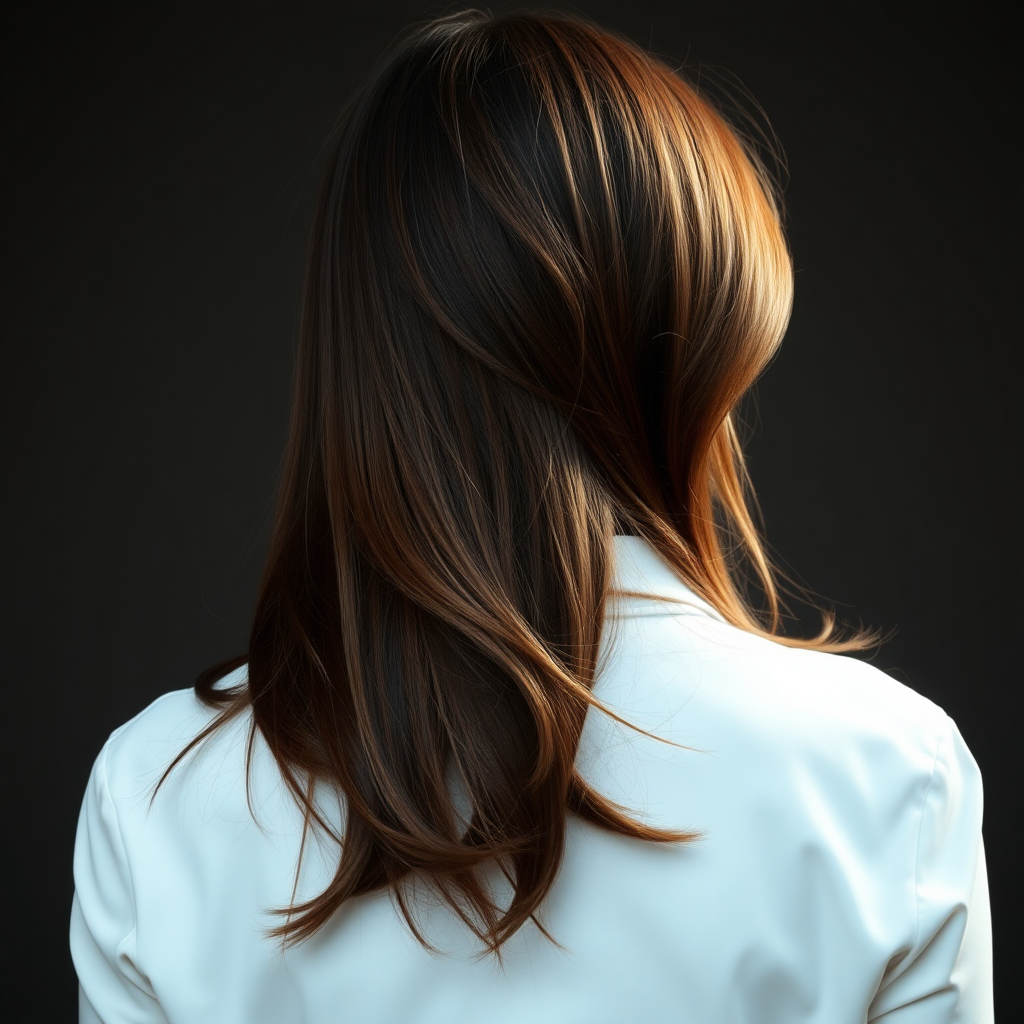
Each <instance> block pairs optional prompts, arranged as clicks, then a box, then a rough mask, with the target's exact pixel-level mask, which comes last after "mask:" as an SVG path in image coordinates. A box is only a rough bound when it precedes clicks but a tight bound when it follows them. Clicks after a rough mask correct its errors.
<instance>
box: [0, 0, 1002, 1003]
mask: <svg viewBox="0 0 1024 1024" xmlns="http://www.w3.org/2000/svg"><path fill="white" fill-rule="evenodd" d="M491 7H492V9H503V8H504V7H505V5H504V4H501V3H494V4H492V5H491ZM577 9H579V10H582V11H584V12H585V13H587V14H589V15H591V16H592V17H594V18H596V19H597V20H599V21H602V22H604V23H606V24H608V25H609V26H612V27H614V28H617V29H619V30H621V31H623V32H625V33H627V34H629V35H630V36H632V37H633V38H634V39H636V40H637V41H639V42H641V43H642V44H645V45H650V46H651V47H652V48H653V49H655V50H656V51H658V52H660V53H662V54H665V55H668V56H669V57H671V58H672V59H674V60H677V61H682V60H686V61H687V62H688V63H689V64H690V65H695V64H698V63H704V64H707V65H714V66H718V67H724V68H727V69H728V70H730V71H731V72H734V73H735V74H736V75H738V76H739V78H740V79H741V80H742V81H743V83H744V85H745V86H746V87H747V88H748V89H749V90H750V91H751V92H752V93H753V95H754V96H755V97H756V98H757V99H758V101H759V102H760V103H761V104H762V105H763V107H764V108H765V110H766V111H767V113H768V116H769V117H770V119H771V121H772V124H773V126H774V128H775V130H776V131H777V133H778V135H779V137H780V139H781V142H782V145H783V146H784V148H785V150H786V153H787V156H788V160H789V170H790V182H789V186H788V191H787V206H788V210H789V218H790V220H789V231H790V238H791V242H792V246H793V250H794V255H795V262H796V267H797V291H796V307H795V313H794V317H793V322H792V326H791V329H790V331H789V333H788V335H787V339H786V341H785V343H784V346H783V349H782V352H781V354H780V355H779V357H778V358H777V360H776V361H775V363H774V364H773V366H772V368H771V369H770V371H769V373H768V375H767V377H766V378H765V379H764V380H763V382H762V383H761V384H760V385H759V387H758V417H757V422H756V432H755V436H754V438H753V440H752V442H751V445H750V452H751V462H752V471H753V474H754V478H755V482H756V484H757V486H758V489H759V493H760V496H761V499H762V503H763V507H764V512H765V517H766V521H767V527H768V535H769V539H770V540H771V542H772V543H773V545H774V547H775V549H776V550H777V552H778V553H779V554H780V555H781V557H782V558H783V559H784V560H785V562H786V563H787V564H788V565H790V566H791V567H792V568H793V569H794V570H795V571H796V572H797V573H798V574H799V575H800V576H801V577H802V578H803V579H804V580H805V581H806V582H807V584H809V585H810V586H811V587H813V588H814V589H815V590H817V591H819V592H820V593H822V594H824V595H827V596H828V597H829V598H832V599H834V600H835V601H837V602H839V603H840V610H841V611H844V610H845V612H846V613H847V614H848V615H852V616H854V617H856V616H860V617H861V618H862V619H863V620H865V621H867V622H870V623H872V624H876V625H879V626H882V627H884V628H888V627H892V626H895V627H897V629H898V633H897V635H896V638H895V639H894V640H892V641H891V642H890V643H889V644H888V645H886V646H885V647H884V648H883V649H882V650H881V652H880V653H879V654H878V655H877V656H876V658H875V662H876V664H878V665H879V666H880V667H882V668H884V669H886V670H887V671H889V672H890V673H891V674H892V675H894V676H895V677H896V678H898V679H900V680H902V681H904V682H906V683H908V684H909V685H911V686H913V687H914V688H915V689H917V690H919V691H920V692H922V693H924V694H926V695H927V696H929V697H931V698H932V699H933V700H935V701H936V702H938V703H939V704H941V705H942V706H943V707H945V708H946V710H947V711H949V712H950V714H952V715H953V717H954V718H955V719H956V721H957V722H958V723H959V725H960V727H961V730H962V731H963V733H964V736H965V737H966V739H967V742H968V743H969V745H970V746H971V748H972V750H973V751H974V753H975V756H976V757H977V759H978V761H979V763H980V765H981V768H982V771H983V773H984V777H985V780H986V816H985V831H986V843H987V848H988V854H989V867H990V878H991V887H992V895H993V913H994V919H995V934H996V950H997V982H998V980H999V979H1000V978H1001V979H1002V980H1003V981H1004V982H1005V981H1007V980H1009V979H1010V978H1011V977H1012V970H1013V967H1012V965H1013V964H1014V963H1015V956H1014V954H1015V952H1016V950H1015V949H1014V943H1015V936H1014V935H1013V934H1012V930H1013V923H1012V922H1013V909H1014V901H1015V899H1016V898H1017V896H1018V894H1019V881H1018V878H1019V870H1018V869H1014V868H1013V863H1014V862H1015V861H1016V860H1017V858H1018V857H1019V852H1018V849H1017V847H1016V846H1015V844H1014V843H1013V840H1012V834H1011V833H1012V829H1013V821H1012V819H1013V817H1014V816H1015V815H1016V816H1017V817H1019V806H1020V804H1019V798H1018V791H1017V787H1016V786H1015V784H1014V783H1015V775H1014V766H1015V762H1016V758H1017V756H1018V753H1019V750H1018V745H1019V740H1018V732H1019V726H1018V717H1017V715H1016V714H1015V713H1014V712H1015V711H1017V710H1018V709H1019V702H1018V698H1017V691H1018V688H1019V685H1020V671H1019V660H1018V657H1017V655H1016V651H1015V650H1013V647H1014V644H1015V641H1016V639H1017V637H1018V636H1019V623H1020V612H1021V608H1020V602H1019V592H1020V587H1019V582H1018V577H1017V572H1018V570H1019V568H1020V562H1019V550H1020V546H1019V543H1018V540H1017V537H1016V535H1015V530H1016V529H1019V527H1018V528H1013V527H1012V521H1011V522H1008V520H1009V519H1010V516H1011V511H1010V510H1011V509H1012V508H1014V507H1017V502H1014V503H1013V504H1012V505H1011V500H1010V490H1011V481H1013V480H1014V478H1015V476H1017V475H1018V473H1019V463H1017V464H1014V456H1013V449H1012V447H1011V445H1010V442H1009V440H1008V439H1009V438H1010V437H1011V436H1012V433H1013V426H1011V411H1012V407H1013V398H1012V397H1011V388H1012V389H1013V392H1014V395H1013V397H1016V394H1015V393H1016V392H1017V390H1018V385H1017V378H1016V374H1015V372H1014V368H1013V366H1012V365H1011V351H1012V349H1013V348H1014V346H1015V345H1019V341H1020V333H1019V327H1020V324H1019V318H1018V317H1017V295H1016V294H1015V291H1016V289H1015V285H1016V282H1017V280H1018V278H1019V271H1020V267H1019V263H1017V264H1015V261H1014V257H1015V256H1016V250H1017V240H1018V239H1019V238H1020V222H1019V206H1013V205H1012V198H1011V197H1013V196H1014V195H1015V192H1016V184H1017V183H1016V180H1015V177H1016V175H1017V173H1018V172H1019V162H1018V160H1017V157H1016V154H1015V153H1014V152H1013V139H1012V133H1013V128H1012V126H1013V124H1014V120H1015V118H1014V114H1015V112H1016V110H1015V104H1016V102H1017V101H1016V98H1015V97H1013V96H1012V95H1011V91H1012V89H1013V81H1014V76H1013V74H1012V71H1011V68H1012V65H1013V60H1012V51H1011V49H1010V47H1011V45H1012V39H1013V37H1014V36H1015V35H1017V34H1018V31H1019V24H1018V22H1019V18H1018V17H1017V15H1018V14H1019V5H1015V4H1010V3H1005V4H1003V3H973V4H971V5H963V4H958V5H942V4H921V5H918V4H900V3H884V4H873V3H857V4H847V3H834V4H823V3H818V4H808V5H802V4H787V3H774V4H773V3H742V2H739V0H729V2H726V0H720V2H710V0H705V2H703V3H698V2H692V3H679V2H656V0H629V2H624V0H607V2H586V0H581V2H580V3H578V4H577ZM441 10H442V8H441V7H440V6H439V5H435V6H432V7H426V6H423V5H422V4H420V3H417V2H413V0H407V2H400V0H376V2H374V3H372V4H358V5H356V4H348V3H326V2H321V3H266V2H263V3H256V2H253V3H248V4H224V3H212V4H211V3H207V4H202V5H195V6H190V5H187V4H181V3H173V4H172V3H168V2H163V0H161V2H156V3H152V4H138V5H131V6H128V5H125V6H120V5H109V4H103V3H100V4H74V5H67V6H62V5H57V4H37V3H33V4H25V5H16V4H8V5H7V7H6V14H5V18H6V21H7V27H6V30H5V32H4V36H5V41H4V43H3V46H4V51H5V52H4V55H3V65H4V68H3V75H4V88H3V104H4V127H3V132H4V136H3V137H4V147H3V158H2V159H3V173H4V180H5V189H4V195H3V205H2V217H3V261H4V262H3V302H2V317H3V320H2V324H3V340H4V361H3V368H4V372H3V381H2V388H3V417H4V419H3V431H2V444H3V476H4V481H5V483H6V484H7V497H6V498H5V500H4V503H3V514H4V516H5V520H6V523H5V526H4V533H3V536H4V540H5V542H6V544H5V554H4V558H5V563H6V567H5V569H4V574H3V580H4V585H3V597H4V601H5V606H6V607H5V611H4V613H3V618H2V621H3V626H4V629H5V632H6V638H5V641H4V648H3V664H4V680H5V684H4V698H5V712H6V717H5V742H4V748H5V754H6V755H7V756H8V757H9V759H10V765H9V768H8V774H7V778H8V785H7V793H8V798H7V799H8V805H9V811H8V814H7V815H6V818H7V822H8V828H9V832H8V839H7V842H6V843H5V847H6V849H7V850H8V852H9V853H13V854H14V855H15V856H16V857H17V858H18V861H19V864H18V866H17V869H16V870H12V869H11V868H9V869H8V875H7V877H8V883H7V892H6V894H5V897H6V903H7V905H8V907H9V910H8V922H9V924H8V928H9V930H10V932H11V933H12V934H13V935H14V936H16V938H15V939H14V941H13V943H9V944H8V947H7V948H8V950H9V953H8V955H9V956H10V953H11V951H12V949H14V950H21V951H23V953H24V954H25V959H24V963H19V964H17V965H12V966H16V970H17V971H18V973H17V974H16V975H14V977H15V978H16V979H17V980H16V981H15V985H21V986H25V988H24V991H25V992H26V993H27V994H31V1000H32V1005H34V1007H35V1009H34V1010H32V1011H31V1012H30V1013H29V1018H30V1019H32V1020H50V1019H54V1020H56V1019H70V1016H71V1014H72V1010H71V1007H72V1005H73V1001H74V975H73V972H72V968H71V964H70V958H69V956H68V954H67V952H66V929H67V915H68V908H69V906H70V900H71V892H72V885H71V867H70V858H71V849H72V842H73V836H74V828H75V820H76V815H77V810H78V803H79V800H80V798H81V793H82V790H83V787H84V783H85V779H86V775H87V773H88V770H89V767H90V764H91V761H92V758H93V757H94V756H95V754H96V753H97V751H98V750H99V747H100V746H101V744H102V742H103V740H104V739H105V737H106V736H107V734H108V733H109V732H110V731H111V730H112V729H113V728H115V727H116V726H117V725H119V724H121V723H122V722H123V721H125V720H126V719H127V718H129V717H130V716H132V715H133V714H135V713H136V712H137V711H139V710H140V709H141V708H142V707H144V706H145V705H146V704H147V703H148V702H149V701H151V700H152V699H153V698H155V697H156V696H157V695H159V694H160V693H162V692H164V691H166V690H168V689H174V688H178V687H182V686H187V685H190V683H191V681H192V679H193V678H194V676H195V674H196V673H197V671H199V670H200V669H201V668H203V667H204V666H205V665H207V664H208V663H209V662H211V661H213V660H215V659H218V658H220V657H222V656H226V655H228V654H232V653H235V652H237V651H239V650H242V649H243V648H244V643H245V635H246V626H247V616H248V613H249V611H250V607H251V602H252V598H253V591H254V586H255V581H256V578H257V574H258V572H259V568H260V562H261V557H262V552H263V550H264V544H265V541H266V532H267V526H268V517H269V513H270V503H271V499H272V494H273V489H274V483H275V476H276V472H277V465H278V459H279V455H280V452H281V449H282V444H283V439H284V429H285V419H286V411H287V400H288V385H289V376H290V361H291V343H292V339H293V332H294V327H295V313H296V308H297V295H298V287H299V282H300V277H301V261H302V252H303V247H304V242H305V232H306V229H307V226H308V222H309V218H310V212H311V204H312V198H313V195H314V192H315V187H316V182H317V178H318V168H319V164H318V160H319V159H320V155H321V148H322V146H323V143H324V141H325V138H326V135H327V133H328V130H329V128H330V125H331V121H332V118H333V116H334V114H335V111H336V109H337V108H338V106H339V104H340V102H341V101H342V99H343V98H344V97H345V95H346V94H347V93H348V91H349V90H350V88H351V87H352V85H353V83H355V82H356V81H358V80H359V78H360V76H361V74H363V73H364V72H365V71H367V70H368V69H369V68H370V67H371V65H372V63H373V60H374V58H375V57H376V55H377V54H378V53H379V52H380V51H381V50H382V49H383V48H384V46H385V45H386V44H387V43H388V42H389V41H390V40H391V39H392V37H393V36H394V35H395V33H396V32H397V31H398V30H400V29H401V28H402V27H403V26H404V25H406V24H407V23H408V22H410V21H411V20H414V19H418V18H421V17H423V16H425V15H426V14H430V13H439V12H440V11H441ZM1018 38H1019V36H1018ZM1014 419H1016V417H1014ZM1014 425H1015V424H1014ZM1008 525H1009V526H1010V529H1008V528H1007V527H1008ZM19 955H20V954H19ZM8 991H11V990H10V989H8ZM1010 998H1011V997H1010V996H1009V995H1008V994H1007V993H1006V990H1005V988H1004V990H1003V995H1002V1009H1003V1010H1004V1011H1005V1012H1008V1011H1009V1009H1010V1007H1009V1003H1008V1000H1009V999H1010ZM29 1018H25V1019H29Z"/></svg>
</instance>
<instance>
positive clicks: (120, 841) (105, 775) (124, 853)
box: [100, 723, 149, 995]
mask: <svg viewBox="0 0 1024 1024" xmlns="http://www.w3.org/2000/svg"><path fill="white" fill-rule="evenodd" d="M125 724H126V725H127V724H128V723H125ZM122 728H123V726H122ZM117 731H118V732H119V731H120V730H117ZM111 738H113V736H112V737H111ZM109 750H110V741H109V740H108V741H107V742H106V743H104V744H103V752H102V761H101V763H100V767H101V769H102V779H101V782H102V784H103V795H104V797H105V798H106V799H107V800H109V801H110V809H111V811H112V812H113V815H114V830H115V832H116V842H117V848H118V853H119V854H120V856H121V860H122V861H123V862H124V870H125V872H126V873H127V875H128V892H129V895H130V897H131V909H132V926H131V929H130V930H129V931H128V933H127V934H126V935H125V936H124V938H122V939H121V941H120V942H118V944H117V953H118V956H119V957H120V955H121V951H122V950H123V949H124V947H125V945H126V944H127V943H128V942H129V941H130V940H131V941H132V942H134V938H135V932H136V928H137V926H138V920H137V919H136V914H135V880H134V879H133V878H132V866H131V863H130V862H129V860H128V850H127V848H126V847H125V845H124V836H123V835H122V834H121V819H120V817H119V816H118V813H117V801H116V800H114V794H113V793H111V792H110V773H109V771H108V770H107V755H108V753H109ZM129 959H130V960H131V961H132V965H133V966H134V967H135V969H136V970H138V965H137V964H136V963H135V959H134V957H129ZM118 970H120V967H118ZM140 973H141V972H140ZM121 974H122V975H123V974H124V972H123V971H121ZM126 980H128V981H131V979H130V978H128V979H126ZM132 984H134V982H132ZM136 988H138V986H137V985H136ZM143 991H145V990H144V989H143ZM148 994H149V993H147V995H148Z"/></svg>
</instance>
